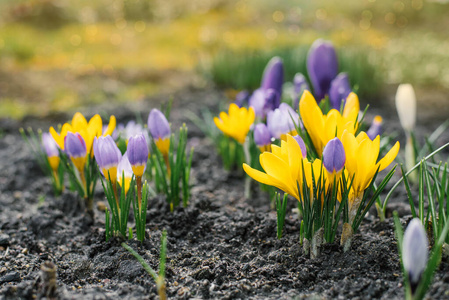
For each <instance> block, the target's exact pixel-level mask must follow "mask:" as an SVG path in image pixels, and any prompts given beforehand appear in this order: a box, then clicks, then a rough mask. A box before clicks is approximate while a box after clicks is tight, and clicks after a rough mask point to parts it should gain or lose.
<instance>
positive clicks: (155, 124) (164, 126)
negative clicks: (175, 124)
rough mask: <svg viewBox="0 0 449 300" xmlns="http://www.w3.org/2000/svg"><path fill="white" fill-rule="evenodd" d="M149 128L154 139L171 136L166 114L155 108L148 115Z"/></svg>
mask: <svg viewBox="0 0 449 300" xmlns="http://www.w3.org/2000/svg"><path fill="white" fill-rule="evenodd" d="M148 129H149V130H150V133H151V136H152V137H153V139H165V138H167V137H170V125H169V124H168V121H167V118H165V115H164V114H163V113H162V112H161V111H160V110H158V109H155V108H153V109H152V110H151V112H150V115H149V116H148Z"/></svg>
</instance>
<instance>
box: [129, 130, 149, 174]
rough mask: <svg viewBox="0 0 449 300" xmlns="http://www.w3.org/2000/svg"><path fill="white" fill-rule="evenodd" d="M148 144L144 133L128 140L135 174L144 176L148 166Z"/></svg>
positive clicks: (130, 161)
mask: <svg viewBox="0 0 449 300" xmlns="http://www.w3.org/2000/svg"><path fill="white" fill-rule="evenodd" d="M148 152H149V151H148V145H147V142H146V140H145V137H144V135H143V134H139V135H136V136H133V137H130V139H129V141H128V150H127V153H128V160H129V163H130V164H131V167H132V170H133V172H134V175H136V177H137V176H142V175H143V173H144V172H145V168H146V167H147V161H148Z"/></svg>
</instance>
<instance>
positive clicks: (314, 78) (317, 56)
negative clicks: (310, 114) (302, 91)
mask: <svg viewBox="0 0 449 300" xmlns="http://www.w3.org/2000/svg"><path fill="white" fill-rule="evenodd" d="M307 72H308V74H309V77H310V81H311V82H312V86H313V92H314V94H315V96H316V97H317V100H318V101H320V100H321V99H323V98H324V97H325V96H326V95H327V94H328V93H329V88H330V83H331V81H332V79H334V78H335V76H336V75H337V72H338V60H337V53H336V51H335V48H334V46H333V45H332V43H331V42H328V41H324V40H322V39H318V40H316V41H315V42H313V44H312V46H311V47H310V50H309V53H308V55H307Z"/></svg>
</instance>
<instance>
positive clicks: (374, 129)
mask: <svg viewBox="0 0 449 300" xmlns="http://www.w3.org/2000/svg"><path fill="white" fill-rule="evenodd" d="M382 123H383V119H382V117H381V116H375V117H374V120H373V122H372V123H371V126H370V127H369V129H368V130H367V131H366V135H368V137H369V138H370V139H371V140H374V139H375V138H376V136H378V135H381V134H382Z"/></svg>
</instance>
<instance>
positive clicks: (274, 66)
mask: <svg viewBox="0 0 449 300" xmlns="http://www.w3.org/2000/svg"><path fill="white" fill-rule="evenodd" d="M283 84H284V63H283V62H282V59H281V58H279V57H277V56H275V57H273V58H272V59H271V60H270V61H269V62H268V64H267V66H266V67H265V70H264V71H263V76H262V83H261V85H260V87H261V88H262V89H264V90H268V89H273V90H275V91H276V92H277V93H278V95H279V99H280V98H281V96H282V85H283ZM278 106H279V103H277V106H275V107H274V108H277V107H278Z"/></svg>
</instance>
